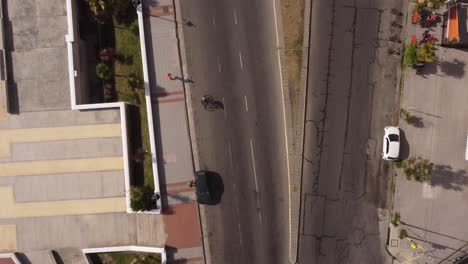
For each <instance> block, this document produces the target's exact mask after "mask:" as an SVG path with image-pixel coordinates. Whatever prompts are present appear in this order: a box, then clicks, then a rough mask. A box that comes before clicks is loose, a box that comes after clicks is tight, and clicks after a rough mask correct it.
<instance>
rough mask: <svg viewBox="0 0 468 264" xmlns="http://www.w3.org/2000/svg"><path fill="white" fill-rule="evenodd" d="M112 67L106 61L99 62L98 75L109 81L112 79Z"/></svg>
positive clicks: (97, 66)
mask: <svg viewBox="0 0 468 264" xmlns="http://www.w3.org/2000/svg"><path fill="white" fill-rule="evenodd" d="M112 74H113V73H112V69H111V67H109V65H107V64H105V63H98V65H96V76H97V77H98V78H99V79H101V80H103V81H108V80H110V79H112Z"/></svg>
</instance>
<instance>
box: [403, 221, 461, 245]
mask: <svg viewBox="0 0 468 264" xmlns="http://www.w3.org/2000/svg"><path fill="white" fill-rule="evenodd" d="M401 223H402V224H403V225H405V226H408V227H411V228H415V229H419V230H421V231H424V232H427V233H431V234H433V235H438V236H442V237H445V238H450V239H453V240H457V241H460V242H465V243H468V241H467V240H463V239H460V238H457V237H454V236H449V235H446V234H442V233H439V232H435V231H432V230H429V229H426V228H423V227H419V226H416V225H413V224H409V223H407V222H405V221H401Z"/></svg>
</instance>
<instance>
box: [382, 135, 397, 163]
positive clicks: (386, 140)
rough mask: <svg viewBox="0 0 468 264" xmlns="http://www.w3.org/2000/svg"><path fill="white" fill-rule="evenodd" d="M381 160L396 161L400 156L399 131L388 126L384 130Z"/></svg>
mask: <svg viewBox="0 0 468 264" xmlns="http://www.w3.org/2000/svg"><path fill="white" fill-rule="evenodd" d="M384 132H385V134H384V137H383V149H382V158H383V159H384V160H391V161H396V160H398V158H399V156H400V129H399V128H398V127H394V126H388V127H385V129H384Z"/></svg>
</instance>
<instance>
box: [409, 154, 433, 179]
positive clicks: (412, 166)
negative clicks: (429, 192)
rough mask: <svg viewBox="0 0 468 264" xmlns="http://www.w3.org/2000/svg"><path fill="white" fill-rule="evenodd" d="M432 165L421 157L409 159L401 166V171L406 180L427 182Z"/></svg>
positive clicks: (430, 174)
mask: <svg viewBox="0 0 468 264" xmlns="http://www.w3.org/2000/svg"><path fill="white" fill-rule="evenodd" d="M433 168H434V163H431V162H430V161H429V160H428V159H423V158H421V157H417V158H415V157H411V158H409V159H408V160H406V161H405V163H404V165H403V171H404V173H405V174H406V178H407V179H408V180H415V181H418V182H426V181H429V180H430V178H431V176H432V171H433Z"/></svg>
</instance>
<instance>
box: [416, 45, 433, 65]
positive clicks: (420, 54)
mask: <svg viewBox="0 0 468 264" xmlns="http://www.w3.org/2000/svg"><path fill="white" fill-rule="evenodd" d="M434 45H435V43H434V41H428V42H426V43H423V44H421V45H419V46H418V47H417V48H416V59H417V61H418V62H433V61H434V59H435V57H436V56H435V48H434Z"/></svg>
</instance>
